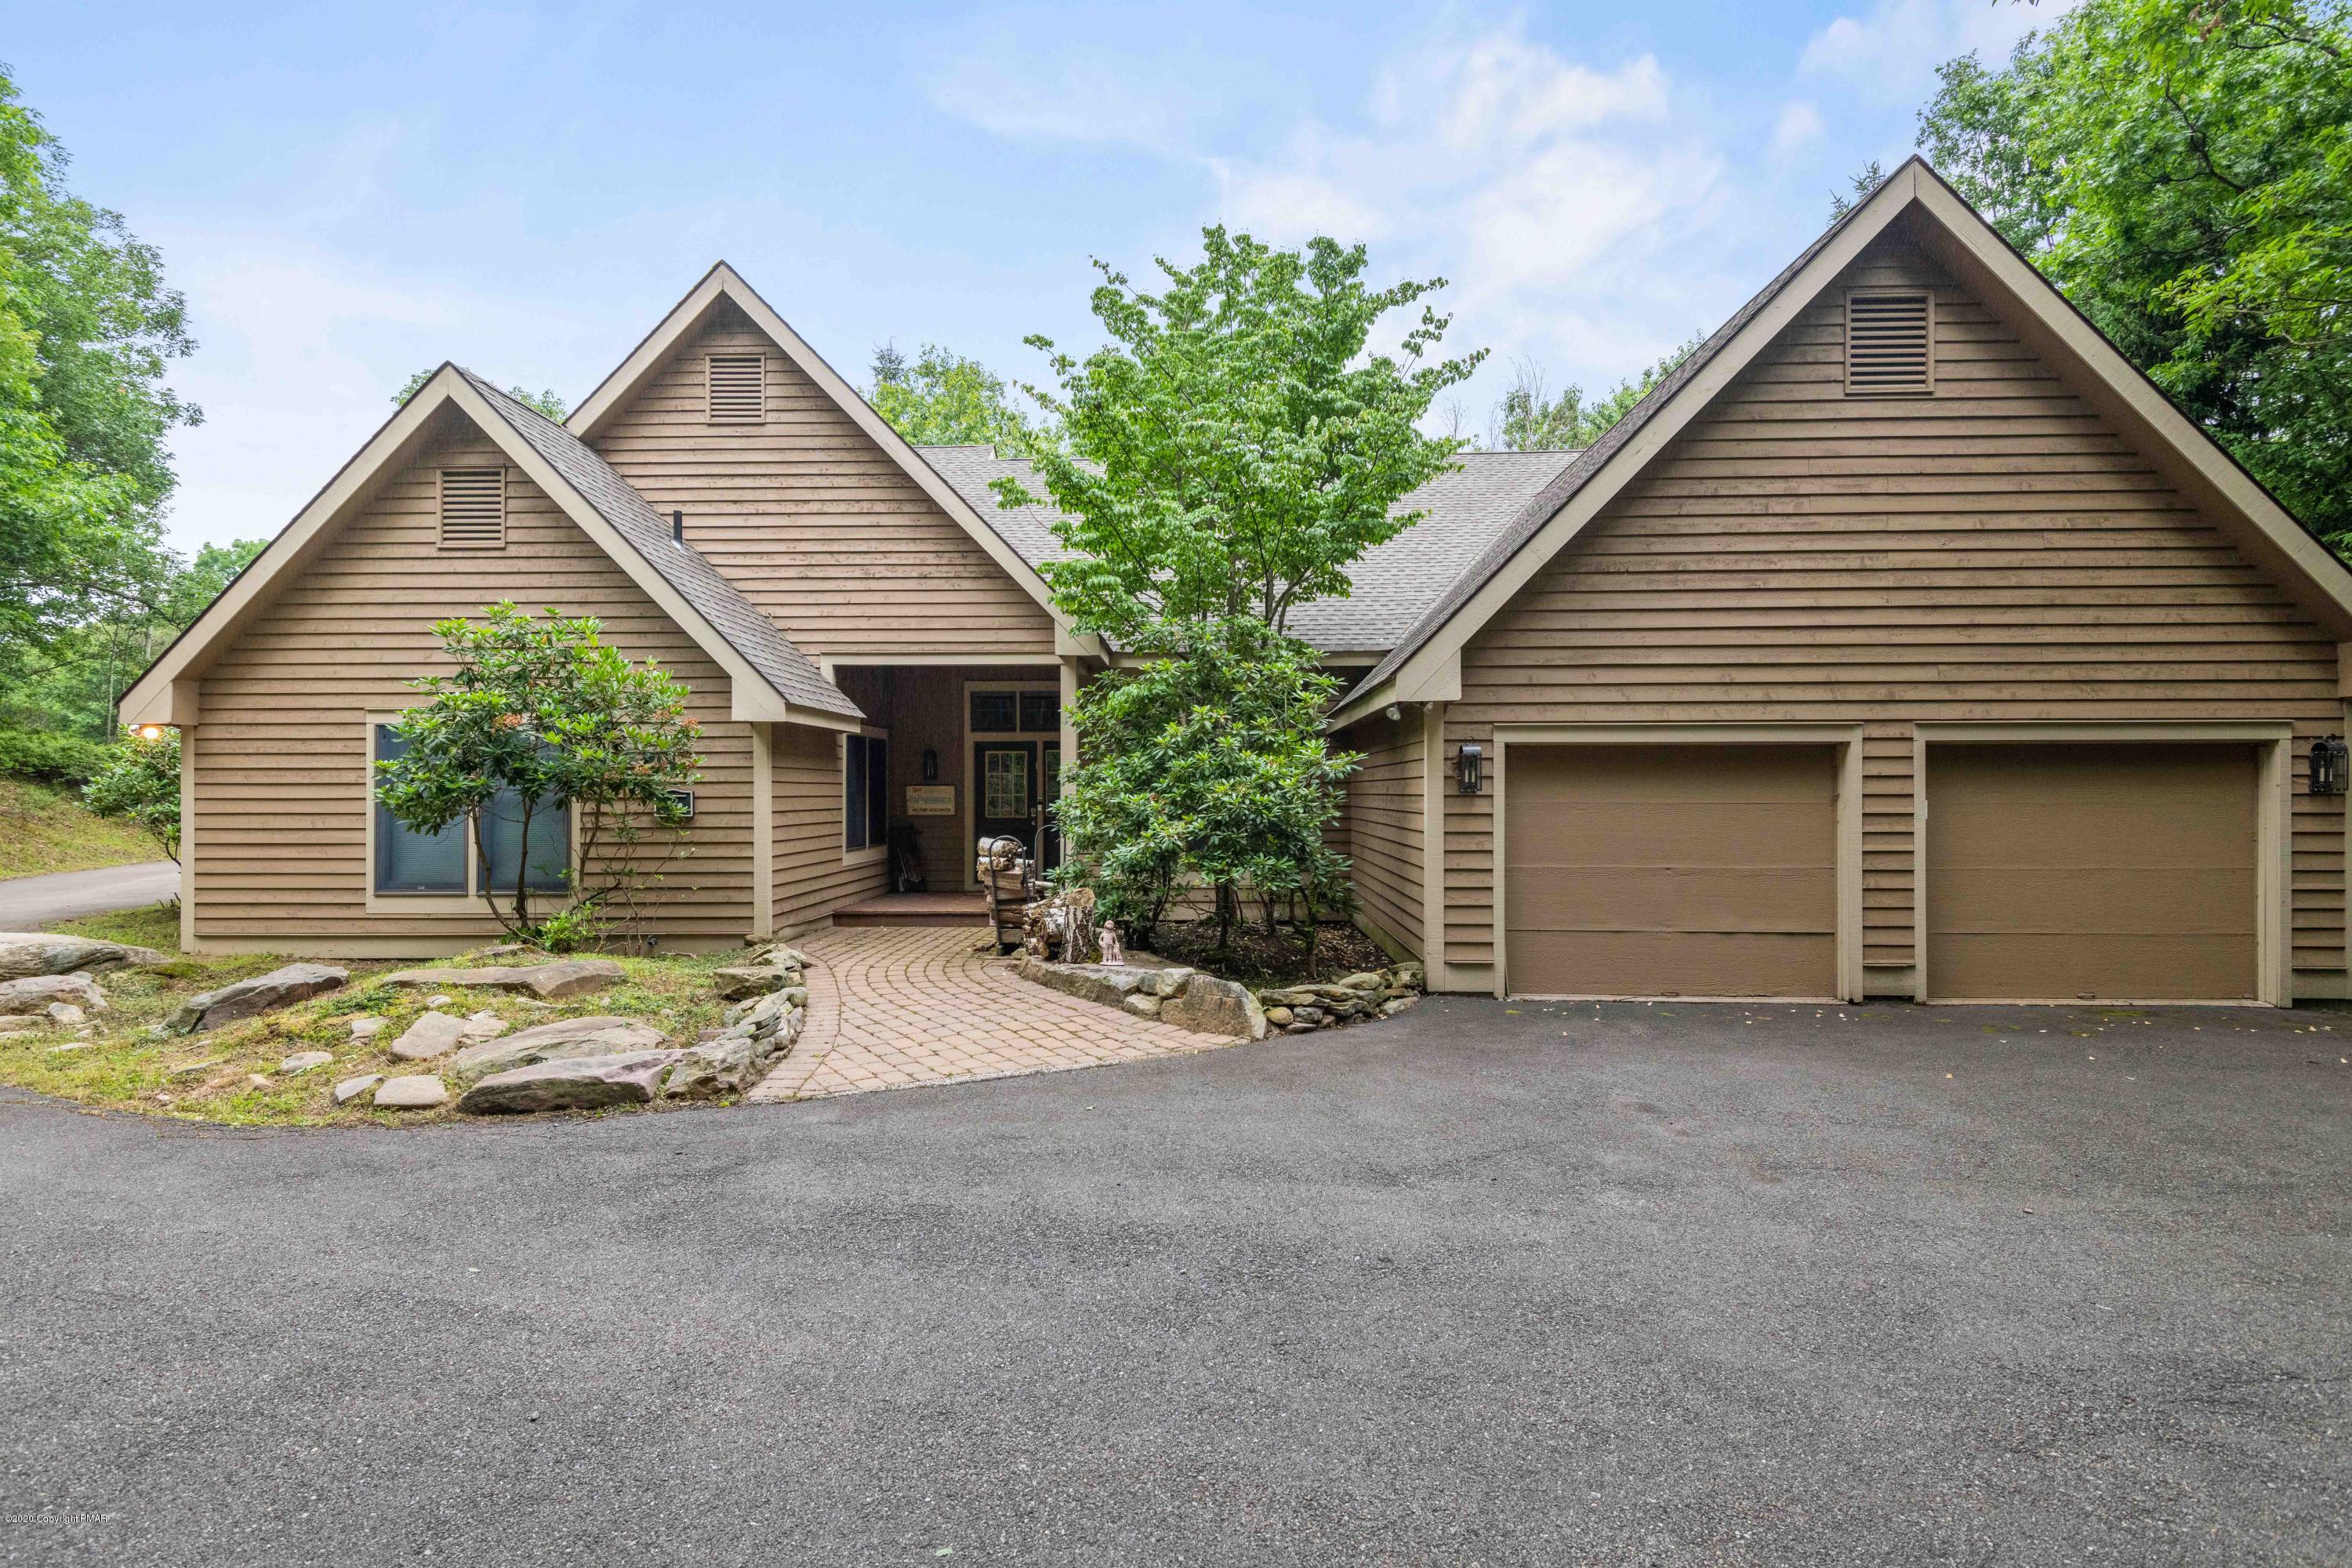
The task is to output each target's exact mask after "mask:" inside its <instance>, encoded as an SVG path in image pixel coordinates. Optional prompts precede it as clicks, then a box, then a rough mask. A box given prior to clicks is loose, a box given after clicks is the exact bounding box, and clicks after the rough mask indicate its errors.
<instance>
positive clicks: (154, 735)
mask: <svg viewBox="0 0 2352 1568" xmlns="http://www.w3.org/2000/svg"><path fill="white" fill-rule="evenodd" d="M139 738H140V739H141V740H142V741H145V742H149V743H150V744H152V743H153V742H157V741H160V740H162V739H163V725H161V724H142V725H140V726H139ZM2336 749H2337V750H2338V751H2341V750H2342V749H2343V744H2342V742H2337V745H2336Z"/></svg>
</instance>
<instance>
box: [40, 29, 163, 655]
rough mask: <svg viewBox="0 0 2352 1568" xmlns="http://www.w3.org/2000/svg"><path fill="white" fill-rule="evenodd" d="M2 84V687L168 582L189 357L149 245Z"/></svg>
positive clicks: (147, 597)
mask: <svg viewBox="0 0 2352 1568" xmlns="http://www.w3.org/2000/svg"><path fill="white" fill-rule="evenodd" d="M65 170H66V154H65V151H64V149H63V148H62V147H60V146H59V145H58V141H57V139H56V138H55V137H54V136H52V135H50V134H49V132H47V129H45V128H44V127H43V126H42V124H41V121H40V119H39V117H38V116H37V115H36V114H35V113H33V111H32V110H28V109H26V107H25V106H24V104H23V103H22V102H21V101H20V100H19V99H18V95H17V92H16V86H15V84H14V83H13V82H12V81H11V80H9V79H8V78H7V77H6V76H5V74H0V679H18V678H20V677H21V674H22V670H23V664H24V660H25V659H26V657H27V656H28V655H29V654H30V653H32V652H33V651H34V650H37V649H38V648H39V647H42V646H43V645H44V644H46V643H47V641H49V640H50V639H51V638H53V637H56V636H57V635H58V633H59V632H60V631H61V630H62V629H64V628H67V627H69V626H75V625H78V624H80V623H82V622H85V621H87V620H89V619H90V618H92V617H93V616H99V615H102V614H105V613H107V612H108V611H110V610H112V609H120V608H121V607H124V606H131V605H145V603H146V602H147V600H148V599H149V598H150V597H151V596H152V592H153V591H154V589H155V587H156V585H157V584H158V582H159V580H160V578H161V576H162V575H163V552H162V551H161V548H160V539H161V523H160V517H161V512H162V509H163V504H164V502H165V500H166V499H167V498H168V497H169V496H170V494H171V491H172V486H173V474H172V468H171V456H170V452H169V450H168V448H167V447H166V445H165V437H166V436H167V435H168V433H169V432H170V431H171V430H172V429H173V427H174V426H180V425H187V424H194V422H195V421H196V419H197V418H198V414H197V411H196V410H195V409H194V407H192V406H191V405H188V404H186V403H184V402H183V401H182V400H181V399H180V398H179V397H178V396H177V395H175V394H173V391H172V390H171V388H170V387H169V386H168V385H166V384H165V383H164V373H165V371H166V370H167V368H168V366H169V363H170V362H171V361H172V360H173V359H175V358H178V357H180V356H182V355H184V354H186V353H188V352H189V351H190V350H191V348H192V347H193V346H194V345H193V344H192V343H191V342H190V340H189V338H188V334H187V328H186V310H185V306H184V302H183V300H181V297H180V295H179V293H178V292H177V291H176V290H174V289H169V288H166V287H165V286H164V284H163V268H162V263H161V260H160V258H158V256H157V253H156V251H155V249H154V247H152V246H149V245H146V244H143V243H142V242H141V241H140V240H138V239H137V238H136V237H133V236H132V235H131V232H130V230H129V228H128V227H127V226H125V224H124V223H123V220H122V218H121V216H119V215H118V214H115V213H112V212H109V211H107V210H106V209H104V208H102V207H98V206H93V205H90V204H89V202H86V201H83V200H81V199H80V198H79V197H77V196H75V195H72V194H71V193H70V192H68V190H67V188H66V184H65Z"/></svg>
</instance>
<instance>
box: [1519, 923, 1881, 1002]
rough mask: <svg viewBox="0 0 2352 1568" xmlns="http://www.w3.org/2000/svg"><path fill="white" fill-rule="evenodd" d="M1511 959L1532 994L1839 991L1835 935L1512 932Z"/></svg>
mask: <svg viewBox="0 0 2352 1568" xmlns="http://www.w3.org/2000/svg"><path fill="white" fill-rule="evenodd" d="M1510 965H1511V976H1512V979H1511V986H1512V989H1513V990H1515V991H1517V992H1519V993H1521V994H1528V995H1554V996H1830V995H1834V994H1836V992H1837V942H1836V941H1835V939H1834V938H1832V937H1828V936H1811V935H1801V934H1794V933H1780V932H1771V931H1727V932H1712V931H1513V932H1511V936H1510ZM1522 976H1525V977H1526V978H1524V979H1523V978H1522Z"/></svg>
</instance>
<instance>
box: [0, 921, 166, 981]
mask: <svg viewBox="0 0 2352 1568" xmlns="http://www.w3.org/2000/svg"><path fill="white" fill-rule="evenodd" d="M170 962H171V960H170V959H168V958H166V957H165V956H164V955H163V954H162V953H160V952H156V951H155V950H154V949H153V948H152V947H133V946H131V945H130V944H129V943H127V942H98V941H94V940H92V939H91V938H89V937H86V936H64V935H60V934H58V933H56V932H53V931H0V980H21V979H23V978H24V977H25V976H26V975H28V974H71V973H76V972H77V971H79V973H84V974H96V973H100V972H102V971H105V970H109V969H120V968H122V967H123V966H124V965H126V964H128V965H131V966H134V967H137V968H141V969H145V968H148V967H151V966H152V965H154V964H158V963H170Z"/></svg>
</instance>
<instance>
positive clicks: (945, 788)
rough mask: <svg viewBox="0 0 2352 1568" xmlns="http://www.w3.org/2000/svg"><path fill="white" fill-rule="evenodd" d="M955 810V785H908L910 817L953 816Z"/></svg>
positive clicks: (908, 813)
mask: <svg viewBox="0 0 2352 1568" xmlns="http://www.w3.org/2000/svg"><path fill="white" fill-rule="evenodd" d="M955 808H956V804H955V785H953V784H908V786H907V815H908V816H954V815H955Z"/></svg>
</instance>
